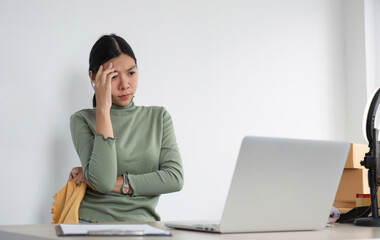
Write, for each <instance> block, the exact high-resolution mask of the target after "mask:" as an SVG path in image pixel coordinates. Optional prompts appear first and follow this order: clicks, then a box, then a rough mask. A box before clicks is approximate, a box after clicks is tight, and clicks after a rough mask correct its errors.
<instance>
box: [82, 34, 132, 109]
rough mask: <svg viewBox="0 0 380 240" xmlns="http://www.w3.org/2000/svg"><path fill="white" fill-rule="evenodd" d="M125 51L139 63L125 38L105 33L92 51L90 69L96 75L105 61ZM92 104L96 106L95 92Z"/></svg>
mask: <svg viewBox="0 0 380 240" xmlns="http://www.w3.org/2000/svg"><path fill="white" fill-rule="evenodd" d="M123 53H124V54H127V55H128V56H130V57H131V58H133V59H134V60H135V63H136V65H137V60H136V57H135V54H134V53H133V50H132V48H131V46H129V44H128V43H127V42H126V41H125V40H124V39H123V38H121V37H119V36H117V35H115V34H111V35H104V36H102V37H100V38H99V40H98V41H96V43H95V44H94V46H93V47H92V49H91V52H90V60H89V63H90V68H89V71H92V74H93V75H96V73H97V72H98V70H99V67H100V66H101V65H102V64H103V63H105V62H107V61H109V60H111V59H112V58H115V57H118V56H120V55H121V54H123ZM92 105H93V107H96V98H95V94H94V97H93V100H92Z"/></svg>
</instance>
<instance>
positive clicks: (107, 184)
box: [89, 178, 116, 194]
mask: <svg viewBox="0 0 380 240" xmlns="http://www.w3.org/2000/svg"><path fill="white" fill-rule="evenodd" d="M89 183H90V184H91V185H92V186H93V187H94V188H95V189H96V191H98V192H100V193H104V194H106V193H110V192H112V189H113V188H114V186H115V183H116V178H115V179H113V180H112V179H102V180H100V181H91V180H90V181H89Z"/></svg>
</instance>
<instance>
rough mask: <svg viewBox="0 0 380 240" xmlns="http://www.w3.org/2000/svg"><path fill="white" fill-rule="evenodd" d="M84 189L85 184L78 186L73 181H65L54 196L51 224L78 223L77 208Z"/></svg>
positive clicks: (84, 191)
mask: <svg viewBox="0 0 380 240" xmlns="http://www.w3.org/2000/svg"><path fill="white" fill-rule="evenodd" d="M86 188H87V184H86V183H85V182H83V183H81V184H80V185H78V184H77V183H76V182H75V181H74V179H72V180H71V181H67V183H66V184H65V186H63V188H61V189H60V190H59V191H58V192H57V193H56V194H55V195H54V203H53V205H52V206H51V213H52V214H53V216H52V220H53V222H52V223H79V219H78V218H79V216H78V212H79V206H80V203H81V202H82V199H83V197H84V194H85V193H86Z"/></svg>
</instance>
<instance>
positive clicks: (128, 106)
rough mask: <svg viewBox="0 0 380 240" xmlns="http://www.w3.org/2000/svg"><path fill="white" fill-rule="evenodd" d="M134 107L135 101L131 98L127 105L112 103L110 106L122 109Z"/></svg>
mask: <svg viewBox="0 0 380 240" xmlns="http://www.w3.org/2000/svg"><path fill="white" fill-rule="evenodd" d="M134 108H135V103H134V102H133V100H131V101H130V102H129V104H128V105H127V106H120V105H116V104H112V107H111V109H122V110H127V109H128V110H131V109H134Z"/></svg>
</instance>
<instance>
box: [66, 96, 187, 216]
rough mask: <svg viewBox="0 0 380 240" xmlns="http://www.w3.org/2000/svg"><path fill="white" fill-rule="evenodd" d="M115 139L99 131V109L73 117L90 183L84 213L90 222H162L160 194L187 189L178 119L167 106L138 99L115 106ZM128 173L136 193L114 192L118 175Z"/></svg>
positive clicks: (73, 132) (77, 146) (73, 133)
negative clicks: (175, 124) (144, 104)
mask: <svg viewBox="0 0 380 240" xmlns="http://www.w3.org/2000/svg"><path fill="white" fill-rule="evenodd" d="M110 112H111V121H112V127H113V131H114V136H115V139H113V138H107V139H105V138H104V136H103V135H101V134H97V133H96V131H95V129H96V109H84V110H81V111H78V112H76V113H74V114H73V115H72V116H71V121H70V128H71V136H72V139H73V143H74V146H75V149H76V151H77V153H78V155H79V158H80V161H81V164H82V168H83V172H84V176H85V178H86V180H87V181H88V182H89V183H90V184H91V185H92V186H94V187H95V188H96V189H97V191H93V190H91V189H89V188H87V190H86V194H85V196H84V198H83V200H82V203H81V205H80V208H79V218H80V219H82V220H87V221H90V222H146V221H155V220H156V221H158V220H160V216H159V215H158V214H157V213H156V211H155V208H156V206H157V203H158V199H159V196H160V194H163V193H169V192H175V191H179V190H181V189H182V186H183V169H182V162H181V156H180V153H179V151H178V146H177V142H176V137H175V134H174V128H173V123H172V120H171V117H170V115H169V113H168V112H167V111H166V110H165V108H163V107H140V106H135V104H134V102H133V101H131V103H130V104H129V105H128V106H125V107H121V106H118V105H112V108H111V111H110ZM124 172H128V178H129V184H130V185H131V186H132V188H133V195H132V196H129V195H123V194H121V193H115V192H111V190H112V188H113V187H114V185H115V182H116V177H117V176H121V175H122V174H123V173H124Z"/></svg>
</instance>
